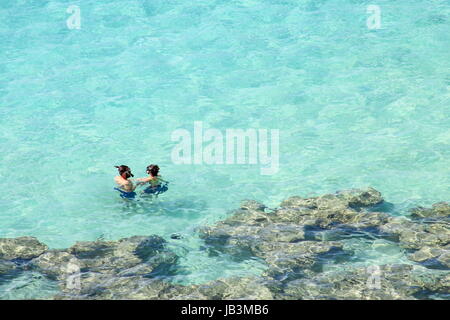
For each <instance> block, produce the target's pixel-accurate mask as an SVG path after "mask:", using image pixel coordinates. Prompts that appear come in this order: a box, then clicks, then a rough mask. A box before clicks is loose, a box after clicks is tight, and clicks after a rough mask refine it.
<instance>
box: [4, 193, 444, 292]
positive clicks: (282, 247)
mask: <svg viewBox="0 0 450 320" xmlns="http://www.w3.org/2000/svg"><path fill="white" fill-rule="evenodd" d="M382 203H383V198H382V197H381V194H380V192H378V191H376V190H375V189H373V188H368V189H367V190H359V189H356V190H348V191H341V192H337V193H335V194H326V195H322V196H319V197H311V198H302V197H290V198H288V199H286V200H284V201H283V202H282V203H281V204H280V206H279V207H277V208H274V209H269V208H267V207H266V206H264V205H263V204H261V203H258V202H256V201H254V200H247V201H243V202H242V203H241V206H240V208H239V209H238V210H235V211H233V212H231V214H230V215H229V216H228V217H227V218H226V219H224V220H223V221H219V222H217V223H215V224H214V225H210V226H205V227H202V228H200V229H198V230H197V231H198V235H199V237H200V238H201V239H202V240H203V242H204V243H205V247H206V248H207V250H208V252H209V253H210V254H211V255H218V254H220V255H227V256H228V257H230V258H231V259H236V260H246V259H258V260H260V261H262V262H264V263H265V265H266V266H267V267H266V270H265V272H263V274H261V275H259V276H256V275H255V276H253V277H249V276H246V277H231V278H225V279H218V280H215V281H210V282H207V283H203V284H196V285H180V284H175V283H172V282H171V281H170V277H171V275H173V274H176V272H177V267H178V265H177V264H178V259H179V257H178V256H177V255H176V254H175V253H174V252H172V251H171V250H170V249H169V248H168V245H167V242H166V241H165V240H164V239H163V238H161V237H159V236H156V235H153V236H133V237H129V238H124V239H120V240H115V241H112V240H111V241H105V240H102V241H100V240H97V241H83V242H77V243H76V244H74V245H73V246H72V247H70V248H67V249H49V248H48V247H47V246H46V245H45V244H42V243H40V242H39V241H38V240H37V239H36V238H33V237H20V238H15V239H0V281H1V280H2V277H4V276H5V275H11V274H13V275H14V274H17V273H20V272H28V271H33V272H39V273H41V274H43V275H45V276H46V277H47V278H48V279H51V280H53V281H57V282H58V283H59V288H60V292H59V293H58V294H57V295H56V296H55V297H53V298H54V299H214V300H222V299H250V300H262V299H287V300H290V299H432V298H434V297H436V296H437V297H447V298H448V295H449V294H450V228H449V220H448V219H449V213H450V206H449V205H448V204H446V203H438V204H436V205H433V207H432V208H421V207H420V208H416V209H413V210H411V214H410V216H409V217H395V216H391V215H389V214H387V213H385V212H377V211H376V210H377V205H380V204H382ZM374 239H375V240H376V239H378V240H379V241H387V242H388V243H390V244H392V246H396V248H398V250H400V251H401V252H404V253H405V254H406V255H405V257H407V259H409V263H405V261H402V262H401V263H398V264H382V265H375V266H356V265H355V264H347V262H349V261H350V260H352V259H353V260H352V262H355V261H358V260H357V258H355V257H354V252H353V249H352V247H351V246H349V245H348V241H363V240H364V241H367V242H370V241H374ZM407 259H406V258H405V260H406V261H408V260H407Z"/></svg>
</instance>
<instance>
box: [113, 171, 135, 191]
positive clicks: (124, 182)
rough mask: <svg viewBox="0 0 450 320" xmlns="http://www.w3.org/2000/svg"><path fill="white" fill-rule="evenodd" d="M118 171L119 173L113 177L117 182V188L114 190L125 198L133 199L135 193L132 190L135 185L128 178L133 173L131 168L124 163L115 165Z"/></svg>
mask: <svg viewBox="0 0 450 320" xmlns="http://www.w3.org/2000/svg"><path fill="white" fill-rule="evenodd" d="M115 167H116V168H117V170H118V171H119V175H118V176H116V177H115V178H114V181H115V182H116V184H117V188H114V189H115V190H117V191H119V192H120V196H121V197H122V198H126V199H134V197H135V196H136V193H135V192H134V190H135V189H136V186H135V185H134V184H133V182H132V181H130V180H128V179H129V178H131V177H134V175H133V174H132V173H131V169H130V168H129V167H128V166H126V165H121V166H115Z"/></svg>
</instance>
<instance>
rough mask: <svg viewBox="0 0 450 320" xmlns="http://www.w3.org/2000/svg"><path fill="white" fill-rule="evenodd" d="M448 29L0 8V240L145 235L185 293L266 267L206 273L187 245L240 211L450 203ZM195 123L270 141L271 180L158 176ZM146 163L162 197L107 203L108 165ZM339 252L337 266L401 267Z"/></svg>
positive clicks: (139, 6)
mask: <svg viewBox="0 0 450 320" xmlns="http://www.w3.org/2000/svg"><path fill="white" fill-rule="evenodd" d="M374 2H376V3H374ZM372 4H376V5H378V6H379V9H380V13H381V28H379V29H370V28H369V27H368V25H367V19H368V17H369V16H370V15H371V13H368V12H367V7H368V5H372ZM73 5H74V6H78V8H79V10H80V17H81V20H80V25H79V27H80V28H79V29H77V28H73V24H72V25H71V28H69V26H70V23H69V25H68V23H67V19H69V17H71V16H72V14H73V11H72V13H70V12H67V9H68V8H69V7H70V6H73ZM449 30H450V1H448V0H411V1H406V0H405V1H403V0H401V1H393V0H377V1H365V0H246V1H233V0H216V1H214V0H200V1H182V0H127V1H119V0H114V1H113V0H102V1H93V0H83V1H63V0H2V1H0V128H1V129H0V189H1V196H0V237H18V236H24V235H29V236H35V237H37V238H38V239H39V240H40V241H42V242H44V243H46V244H47V245H49V246H50V247H51V248H64V247H68V246H71V245H72V244H74V243H75V242H76V241H82V240H89V241H91V240H95V239H98V238H104V239H119V238H122V237H128V236H132V235H151V234H157V235H160V236H163V237H164V238H165V239H167V240H168V242H169V245H170V246H171V247H172V248H173V250H175V251H176V252H177V253H178V254H179V255H180V256H181V260H180V266H181V267H180V268H181V271H180V272H179V273H178V274H177V275H175V276H173V277H172V281H175V282H179V283H202V282H205V281H209V280H213V279H217V278H219V277H227V276H236V275H237V276H241V275H248V274H259V273H261V272H262V271H263V270H264V268H265V266H264V265H263V264H262V263H261V262H259V261H257V260H248V261H246V262H235V261H232V260H231V259H229V258H227V257H226V256H219V257H209V256H208V254H207V252H206V251H205V250H204V247H203V245H204V244H203V243H202V241H200V240H199V239H198V237H197V235H196V233H195V230H196V228H198V227H200V226H203V225H206V224H211V223H214V222H215V221H218V220H220V219H223V218H224V217H226V216H227V214H228V213H229V211H230V210H232V209H235V208H237V207H238V206H239V203H240V201H241V200H243V199H255V200H258V201H261V202H263V203H264V204H266V205H267V206H269V207H276V206H277V205H278V204H279V203H280V201H282V200H283V199H285V198H287V197H288V196H292V195H300V196H312V195H319V194H323V193H332V192H335V191H337V190H343V189H349V188H363V187H367V186H372V187H374V188H376V189H377V190H379V191H380V192H382V194H383V196H384V198H385V200H386V201H387V202H389V203H390V204H391V205H390V212H391V213H392V214H393V215H405V214H407V211H408V209H409V208H411V207H414V206H418V205H431V204H432V203H434V202H438V201H446V200H450V190H449V189H450V165H449V163H450V148H449V145H450V119H449V115H450V101H449V98H450V90H449V88H450V50H449V49H450V32H449ZM194 121H201V122H202V123H203V125H204V126H205V127H209V128H215V129H218V130H220V131H222V132H225V130H226V129H230V128H236V129H245V130H246V129H268V130H271V129H278V130H279V132H280V140H279V148H280V149H279V162H280V164H279V171H278V173H277V174H275V175H261V173H260V165H259V164H258V165H249V164H247V165H220V164H210V165H207V164H203V165H194V164H192V165H189V164H184V165H183V164H182V165H177V164H174V163H173V161H172V157H171V153H172V150H173V148H174V147H175V146H176V144H177V143H176V142H174V141H172V140H171V135H172V133H173V132H174V131H175V130H177V129H180V128H181V129H186V130H189V131H192V130H193V126H194ZM151 163H156V164H158V165H159V166H160V168H161V174H162V176H163V177H164V178H165V179H167V180H169V181H170V189H169V191H168V192H167V193H165V194H163V195H161V196H160V197H159V198H158V200H156V201H149V200H148V199H147V200H145V199H139V201H133V202H130V201H128V202H127V201H124V200H122V199H121V198H120V197H119V195H118V193H117V192H115V191H113V187H114V183H113V177H114V176H115V175H116V169H115V168H114V166H115V165H121V164H126V165H128V166H130V167H131V168H132V170H133V173H134V174H135V176H136V177H139V176H140V177H142V176H145V167H146V166H147V165H149V164H151ZM173 233H178V234H180V235H181V236H182V239H180V240H173V239H171V238H170V235H171V234H173ZM348 246H350V247H351V248H352V249H353V250H355V258H354V262H353V263H354V264H360V265H377V264H382V263H399V262H405V263H410V262H408V261H409V260H407V259H406V257H405V255H404V253H403V252H402V251H401V250H400V249H398V247H397V246H395V245H392V244H390V243H388V242H383V241H382V240H377V241H375V242H370V241H367V240H361V241H359V240H358V241H355V240H352V241H349V243H348ZM335 267H336V266H330V268H335ZM55 292H56V287H55V284H54V283H51V282H49V281H48V280H46V279H44V278H43V277H42V276H41V275H39V274H35V275H33V276H30V275H29V274H27V276H23V277H19V278H15V279H13V280H11V281H6V282H5V281H3V282H1V283H0V299H11V298H46V297H51V296H52V295H53V294H54V293H55Z"/></svg>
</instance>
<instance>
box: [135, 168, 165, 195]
mask: <svg viewBox="0 0 450 320" xmlns="http://www.w3.org/2000/svg"><path fill="white" fill-rule="evenodd" d="M147 174H148V175H149V176H148V177H145V178H139V179H137V181H139V182H138V183H137V185H139V186H141V185H148V187H147V188H146V189H145V190H144V193H146V194H154V195H158V194H160V193H163V192H166V191H167V189H168V188H167V184H168V183H169V182H167V181H165V180H163V178H162V177H161V176H160V175H159V167H158V165H156V164H151V165H149V166H147Z"/></svg>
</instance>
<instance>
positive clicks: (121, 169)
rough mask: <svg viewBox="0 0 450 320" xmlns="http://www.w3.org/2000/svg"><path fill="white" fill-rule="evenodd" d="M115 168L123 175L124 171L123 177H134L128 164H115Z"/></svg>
mask: <svg viewBox="0 0 450 320" xmlns="http://www.w3.org/2000/svg"><path fill="white" fill-rule="evenodd" d="M115 167H116V168H117V170H118V171H119V174H120V175H121V176H122V177H123V174H124V173H125V179H128V178H129V177H134V175H133V174H132V173H131V169H130V167H129V166H126V165H121V166H115Z"/></svg>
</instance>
